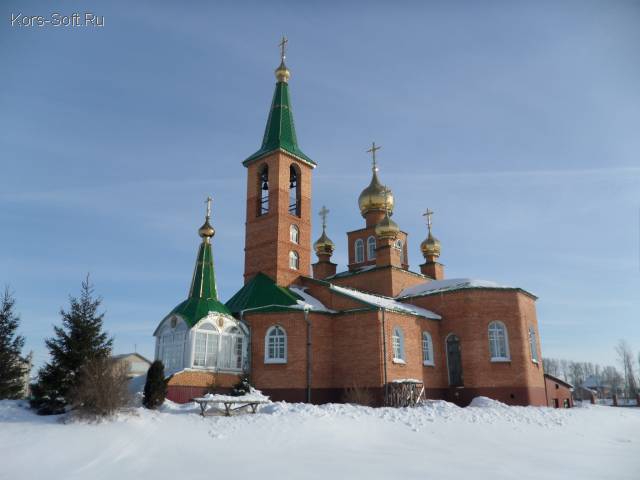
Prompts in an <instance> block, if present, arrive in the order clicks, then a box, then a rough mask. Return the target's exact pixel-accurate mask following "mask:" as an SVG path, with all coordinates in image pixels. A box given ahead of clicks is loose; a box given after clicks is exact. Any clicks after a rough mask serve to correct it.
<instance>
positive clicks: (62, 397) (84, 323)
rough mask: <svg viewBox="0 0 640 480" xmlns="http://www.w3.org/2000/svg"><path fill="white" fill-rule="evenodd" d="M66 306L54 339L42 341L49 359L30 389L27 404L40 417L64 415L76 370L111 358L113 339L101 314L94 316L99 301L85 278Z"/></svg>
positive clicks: (76, 373) (77, 371)
mask: <svg viewBox="0 0 640 480" xmlns="http://www.w3.org/2000/svg"><path fill="white" fill-rule="evenodd" d="M69 303H70V308H69V310H68V311H65V310H64V309H61V310H60V316H61V317H62V327H57V326H56V327H54V333H55V336H54V337H53V338H48V339H47V340H46V341H45V343H46V345H47V348H48V349H49V354H50V356H51V360H50V361H49V363H47V364H46V365H45V366H44V367H42V368H41V369H40V371H39V372H38V381H37V383H36V384H35V385H33V386H32V394H33V395H32V396H33V398H32V401H31V404H32V406H33V407H34V408H37V409H38V413H41V414H54V413H62V412H64V410H65V407H66V406H67V405H68V403H69V398H68V397H69V392H70V391H71V389H72V388H73V387H75V386H76V383H77V382H78V377H79V375H78V374H79V372H80V369H81V368H82V367H83V366H84V365H85V364H87V363H88V362H89V361H91V360H93V359H96V358H107V357H109V356H110V355H111V346H112V344H113V339H112V338H109V337H108V336H107V334H106V332H103V331H102V322H103V318H104V313H98V308H99V307H100V304H101V303H102V299H101V298H99V297H94V292H93V285H91V282H90V281H89V276H88V275H87V278H86V279H85V281H83V282H82V289H81V292H80V298H77V297H72V296H70V297H69Z"/></svg>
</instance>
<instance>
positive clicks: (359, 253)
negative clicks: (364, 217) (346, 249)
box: [355, 238, 364, 263]
mask: <svg viewBox="0 0 640 480" xmlns="http://www.w3.org/2000/svg"><path fill="white" fill-rule="evenodd" d="M355 253H356V263H362V262H364V242H363V241H362V239H361V238H359V239H357V240H356V243H355Z"/></svg>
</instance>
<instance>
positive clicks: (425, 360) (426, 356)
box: [422, 332, 434, 365]
mask: <svg viewBox="0 0 640 480" xmlns="http://www.w3.org/2000/svg"><path fill="white" fill-rule="evenodd" d="M422 364H423V365H433V364H434V363H433V341H432V340H431V334H430V333H429V332H422Z"/></svg>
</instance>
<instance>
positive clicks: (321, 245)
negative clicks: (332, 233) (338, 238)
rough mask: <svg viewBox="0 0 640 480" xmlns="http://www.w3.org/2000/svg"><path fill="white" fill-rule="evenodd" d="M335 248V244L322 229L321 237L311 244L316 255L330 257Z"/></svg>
mask: <svg viewBox="0 0 640 480" xmlns="http://www.w3.org/2000/svg"><path fill="white" fill-rule="evenodd" d="M335 248H336V244H335V243H333V241H332V240H331V239H330V238H329V237H328V236H327V234H326V232H325V231H324V229H323V230H322V235H320V238H318V240H316V241H315V243H314V244H313V249H314V250H315V251H316V255H327V254H328V255H331V254H332V253H333V251H334V250H335Z"/></svg>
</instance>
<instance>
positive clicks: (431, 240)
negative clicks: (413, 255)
mask: <svg viewBox="0 0 640 480" xmlns="http://www.w3.org/2000/svg"><path fill="white" fill-rule="evenodd" d="M420 250H421V251H422V255H423V256H424V258H427V257H436V258H437V257H439V256H440V240H438V239H437V238H436V237H434V236H433V235H432V234H431V232H429V236H428V237H427V239H426V240H424V241H423V242H422V243H421V244H420Z"/></svg>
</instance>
